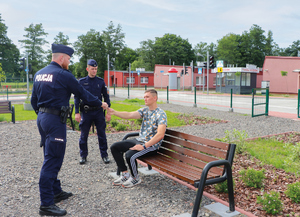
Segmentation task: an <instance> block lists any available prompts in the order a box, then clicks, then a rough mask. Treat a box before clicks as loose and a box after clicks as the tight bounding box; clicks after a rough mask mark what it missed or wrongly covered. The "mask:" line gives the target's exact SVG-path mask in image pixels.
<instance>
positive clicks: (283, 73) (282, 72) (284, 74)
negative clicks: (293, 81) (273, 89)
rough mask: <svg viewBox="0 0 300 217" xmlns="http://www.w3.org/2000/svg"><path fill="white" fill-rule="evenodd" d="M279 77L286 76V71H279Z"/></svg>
mask: <svg viewBox="0 0 300 217" xmlns="http://www.w3.org/2000/svg"><path fill="white" fill-rule="evenodd" d="M280 73H281V76H287V74H288V72H287V71H280Z"/></svg>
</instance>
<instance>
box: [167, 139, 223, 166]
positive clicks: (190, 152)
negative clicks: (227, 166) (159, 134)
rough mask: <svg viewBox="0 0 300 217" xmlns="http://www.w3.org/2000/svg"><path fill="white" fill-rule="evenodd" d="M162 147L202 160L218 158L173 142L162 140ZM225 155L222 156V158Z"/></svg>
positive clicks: (208, 160)
mask: <svg viewBox="0 0 300 217" xmlns="http://www.w3.org/2000/svg"><path fill="white" fill-rule="evenodd" d="M163 147H164V148H167V149H171V150H173V151H175V152H178V153H179V154H183V155H188V156H190V157H192V158H196V159H198V160H201V161H204V162H210V161H214V160H219V158H216V157H214V156H209V155H206V154H203V153H200V152H197V151H194V150H191V149H187V148H183V147H180V146H178V145H174V144H170V143H166V142H164V144H163ZM225 157H226V155H225ZM225 157H223V159H224V158H225Z"/></svg>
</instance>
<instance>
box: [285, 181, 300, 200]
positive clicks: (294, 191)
mask: <svg viewBox="0 0 300 217" xmlns="http://www.w3.org/2000/svg"><path fill="white" fill-rule="evenodd" d="M284 193H285V194H286V196H287V197H288V198H290V199H291V200H292V201H293V202H294V203H300V182H295V183H292V184H289V185H287V190H286V191H285V192H284Z"/></svg>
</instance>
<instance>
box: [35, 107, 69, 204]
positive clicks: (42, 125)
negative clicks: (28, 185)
mask: <svg viewBox="0 0 300 217" xmlns="http://www.w3.org/2000/svg"><path fill="white" fill-rule="evenodd" d="M37 125H38V129H39V132H40V135H41V140H42V143H43V144H44V146H43V151H44V163H43V166H42V169H41V174H40V180H39V188H40V198H41V206H50V205H52V204H54V201H53V197H54V195H56V194H59V193H60V192H61V191H62V189H61V186H60V181H59V179H57V175H58V172H59V170H60V168H61V165H62V163H63V160H64V156H65V150H66V142H67V141H66V124H63V123H61V121H60V116H58V115H53V114H49V113H43V112H39V114H38V117H37Z"/></svg>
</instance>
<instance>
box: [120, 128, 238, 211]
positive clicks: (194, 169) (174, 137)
mask: <svg viewBox="0 0 300 217" xmlns="http://www.w3.org/2000/svg"><path fill="white" fill-rule="evenodd" d="M133 136H138V133H129V134H126V135H125V137H124V138H123V140H126V139H127V138H129V137H133ZM235 148H236V145H235V144H228V143H224V142H219V141H215V140H210V139H205V138H201V137H198V136H193V135H189V134H186V133H182V132H178V131H175V130H170V129H167V130H166V134H165V136H164V138H163V142H162V145H161V147H160V148H159V150H158V154H157V155H152V156H149V157H141V158H139V160H141V161H142V162H145V163H146V164H147V165H148V168H149V170H151V169H152V166H153V167H155V168H157V169H159V170H160V171H163V172H165V173H167V174H170V175H172V176H174V177H176V178H178V179H181V180H183V181H186V182H187V183H189V184H192V185H194V186H195V187H197V188H198V191H197V196H196V200H195V205H194V208H193V213H192V216H197V214H198V211H199V207H200V202H201V198H202V195H203V190H204V187H205V186H206V185H212V184H216V183H221V182H224V181H225V180H227V187H228V195H229V209H230V212H234V211H235V205H234V194H233V181H232V169H231V167H232V163H233V158H234V153H235ZM117 174H118V175H119V174H120V171H119V169H118V172H117Z"/></svg>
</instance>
